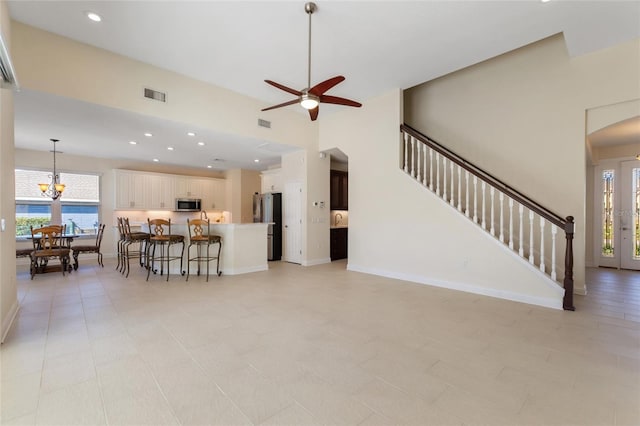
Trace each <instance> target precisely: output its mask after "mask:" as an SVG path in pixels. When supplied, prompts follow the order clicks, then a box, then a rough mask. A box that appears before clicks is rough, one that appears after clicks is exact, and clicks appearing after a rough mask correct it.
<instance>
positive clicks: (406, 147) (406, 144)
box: [404, 133, 409, 173]
mask: <svg viewBox="0 0 640 426" xmlns="http://www.w3.org/2000/svg"><path fill="white" fill-rule="evenodd" d="M408 162H409V134H407V133H405V134H404V172H405V173H408V172H409V165H408Z"/></svg>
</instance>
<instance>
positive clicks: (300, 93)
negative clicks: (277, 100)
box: [262, 2, 362, 121]
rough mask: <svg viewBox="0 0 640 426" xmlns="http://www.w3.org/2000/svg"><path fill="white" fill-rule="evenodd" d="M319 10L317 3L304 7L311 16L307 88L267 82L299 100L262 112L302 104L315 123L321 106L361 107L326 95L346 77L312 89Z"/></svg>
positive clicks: (346, 100)
mask: <svg viewBox="0 0 640 426" xmlns="http://www.w3.org/2000/svg"><path fill="white" fill-rule="evenodd" d="M317 9H318V7H317V6H316V4H315V3H313V2H308V3H305V5H304V11H305V12H306V13H307V15H309V57H308V68H307V87H306V88H305V89H302V90H296V89H292V88H290V87H287V86H284V85H282V84H280V83H276V82H275V81H272V80H265V82H266V83H267V84H270V85H272V86H273V87H277V88H278V89H280V90H284V91H285V92H287V93H291V94H292V95H296V96H297V98H296V99H294V100H291V101H288V102H284V103H281V104H278V105H274V106H271V107H269V108H264V109H263V110H262V111H268V110H270V109H275V108H281V107H284V106H287V105H293V104H298V103H299V104H300V106H302V107H303V108H305V109H307V110H309V116H310V117H311V121H315V120H316V119H317V118H318V110H319V104H320V103H325V104H336V105H346V106H351V107H361V106H362V104H361V103H359V102H356V101H352V100H351V99H345V98H340V97H337V96H330V95H325V92H327V91H328V90H329V89H331V88H332V87H334V86H335V85H337V84H338V83H341V82H342V81H344V77H343V76H341V75H338V76H336V77H332V78H330V79H328V80H325V81H323V82H322V83H318V84H316V85H315V86H313V87H311V15H312V14H313V12H315V11H316V10H317Z"/></svg>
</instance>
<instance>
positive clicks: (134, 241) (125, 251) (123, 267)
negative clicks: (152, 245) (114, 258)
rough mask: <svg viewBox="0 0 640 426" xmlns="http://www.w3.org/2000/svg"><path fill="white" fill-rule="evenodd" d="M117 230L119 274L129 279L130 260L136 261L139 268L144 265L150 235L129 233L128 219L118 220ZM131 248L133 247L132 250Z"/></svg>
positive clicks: (139, 232)
mask: <svg viewBox="0 0 640 426" xmlns="http://www.w3.org/2000/svg"><path fill="white" fill-rule="evenodd" d="M118 230H120V233H121V238H120V241H118V250H119V252H120V255H119V257H118V264H120V269H119V270H120V272H121V273H123V274H124V272H125V271H126V272H127V275H126V276H125V277H129V272H130V271H131V265H130V262H129V261H130V259H138V262H139V263H140V266H144V265H145V264H146V262H145V261H146V259H145V256H146V254H147V246H148V244H149V238H150V234H149V233H148V232H142V231H138V232H131V225H130V224H129V218H128V217H123V218H118ZM132 246H134V247H133V248H134V249H133V250H132Z"/></svg>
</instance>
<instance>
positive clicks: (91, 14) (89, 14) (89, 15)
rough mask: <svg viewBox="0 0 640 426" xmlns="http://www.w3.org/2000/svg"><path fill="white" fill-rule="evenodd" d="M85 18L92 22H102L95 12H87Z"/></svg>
mask: <svg viewBox="0 0 640 426" xmlns="http://www.w3.org/2000/svg"><path fill="white" fill-rule="evenodd" d="M87 18H89V19H91V20H92V21H93V22H100V21H102V16H100V15H98V14H97V13H95V12H87Z"/></svg>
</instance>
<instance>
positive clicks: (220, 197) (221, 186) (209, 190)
mask: <svg viewBox="0 0 640 426" xmlns="http://www.w3.org/2000/svg"><path fill="white" fill-rule="evenodd" d="M201 184H202V187H201V188H202V196H201V197H200V198H202V210H224V209H225V182H224V180H221V179H204V180H203V182H202V183H201Z"/></svg>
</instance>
